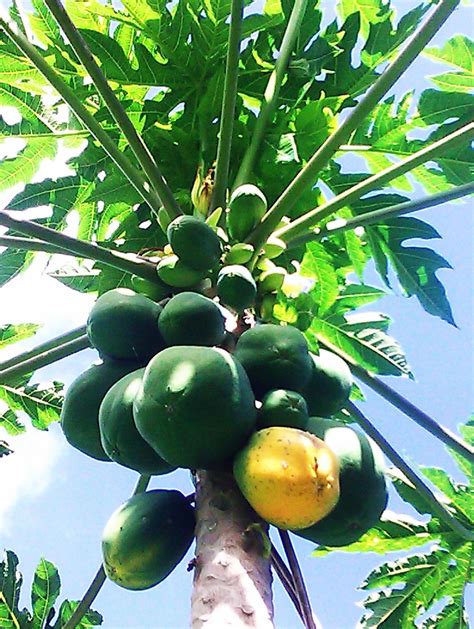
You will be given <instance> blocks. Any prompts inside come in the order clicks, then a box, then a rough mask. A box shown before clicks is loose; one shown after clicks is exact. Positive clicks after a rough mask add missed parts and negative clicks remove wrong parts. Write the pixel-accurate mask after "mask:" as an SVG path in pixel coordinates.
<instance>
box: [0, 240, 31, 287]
mask: <svg viewBox="0 0 474 629" xmlns="http://www.w3.org/2000/svg"><path fill="white" fill-rule="evenodd" d="M31 260H32V258H31V256H30V255H29V254H28V252H27V251H19V250H17V249H5V251H2V253H0V287H1V286H4V285H5V284H6V283H7V282H9V281H10V280H12V279H13V278H14V277H16V276H17V275H18V274H19V273H21V271H23V270H24V269H25V268H26V267H27V266H28V265H29V264H30V262H31Z"/></svg>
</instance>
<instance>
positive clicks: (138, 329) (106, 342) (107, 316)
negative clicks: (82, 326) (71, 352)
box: [87, 288, 165, 362]
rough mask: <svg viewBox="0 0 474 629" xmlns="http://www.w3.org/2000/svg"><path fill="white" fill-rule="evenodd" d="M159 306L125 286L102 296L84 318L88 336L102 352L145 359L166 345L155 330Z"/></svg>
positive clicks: (112, 355)
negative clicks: (86, 317) (85, 318)
mask: <svg viewBox="0 0 474 629" xmlns="http://www.w3.org/2000/svg"><path fill="white" fill-rule="evenodd" d="M160 312H161V306H159V305H158V304H157V303H155V302H154V301H153V300H152V299H149V298H148V297H145V296H144V295H139V294H138V293H135V292H134V291H133V290H130V289H128V288H114V289H113V290H109V291H108V292H107V293H104V294H103V295H101V296H100V297H99V298H98V299H97V301H96V302H95V304H94V305H93V306H92V310H91V311H90V313H89V318H88V319H87V336H88V337H89V340H90V342H91V344H92V345H93V346H94V347H95V348H96V349H97V350H98V351H99V352H100V354H101V355H105V356H109V357H111V358H115V359H119V360H134V361H139V362H147V361H148V360H149V359H150V358H151V357H152V356H154V355H155V354H156V353H157V352H159V351H160V350H161V349H163V347H164V346H165V344H164V341H163V339H162V338H161V334H160V331H159V329H158V316H159V314H160Z"/></svg>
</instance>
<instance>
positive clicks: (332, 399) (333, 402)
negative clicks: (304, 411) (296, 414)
mask: <svg viewBox="0 0 474 629" xmlns="http://www.w3.org/2000/svg"><path fill="white" fill-rule="evenodd" d="M311 358H312V361H313V368H312V371H311V378H310V380H309V382H308V384H307V385H306V386H305V388H304V389H303V391H302V393H303V396H304V398H305V400H306V403H307V404H308V409H309V413H310V415H317V416H319V417H327V416H329V415H334V413H337V412H338V411H340V410H341V408H342V407H343V406H344V404H345V403H346V402H347V400H348V399H349V395H350V392H351V388H352V374H351V370H350V369H349V367H348V365H347V363H346V362H345V361H344V360H343V359H342V358H340V357H339V356H337V354H334V353H333V352H329V351H327V350H325V349H320V350H319V354H318V355H316V354H311Z"/></svg>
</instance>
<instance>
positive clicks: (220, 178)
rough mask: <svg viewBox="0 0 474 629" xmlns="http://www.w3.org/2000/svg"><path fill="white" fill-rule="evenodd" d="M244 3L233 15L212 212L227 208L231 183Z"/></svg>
mask: <svg viewBox="0 0 474 629" xmlns="http://www.w3.org/2000/svg"><path fill="white" fill-rule="evenodd" d="M243 11H244V3H243V1H242V0H232V6H231V13H230V29H229V40H228V44H227V60H226V70H225V83H224V97H223V100H222V111H221V121H220V129H219V144H218V146H217V160H216V174H215V180H214V190H213V192H212V199H211V208H210V212H212V211H214V210H215V209H216V208H218V207H221V208H223V209H224V208H225V207H226V201H227V200H226V190H227V183H228V179H229V165H230V152H231V149H232V130H233V128H234V117H235V101H236V97H237V82H238V78H239V58H240V37H241V33H242V17H243Z"/></svg>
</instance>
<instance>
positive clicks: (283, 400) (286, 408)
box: [257, 389, 309, 430]
mask: <svg viewBox="0 0 474 629" xmlns="http://www.w3.org/2000/svg"><path fill="white" fill-rule="evenodd" d="M308 420H309V415H308V407H307V405H306V401H305V399H304V397H303V396H302V395H300V394H299V393H297V392H296V391H290V390H288V389H273V391H269V392H268V393H267V394H266V395H265V396H264V398H263V400H262V406H261V407H260V408H259V409H258V413H257V430H260V429H261V428H270V426H287V427H288V428H299V429H300V430H305V429H306V426H307V425H308Z"/></svg>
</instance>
